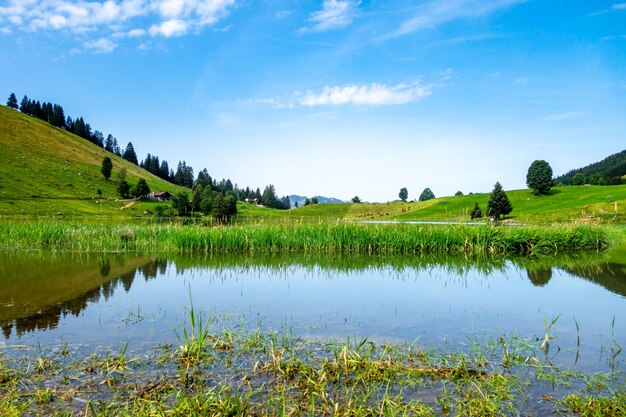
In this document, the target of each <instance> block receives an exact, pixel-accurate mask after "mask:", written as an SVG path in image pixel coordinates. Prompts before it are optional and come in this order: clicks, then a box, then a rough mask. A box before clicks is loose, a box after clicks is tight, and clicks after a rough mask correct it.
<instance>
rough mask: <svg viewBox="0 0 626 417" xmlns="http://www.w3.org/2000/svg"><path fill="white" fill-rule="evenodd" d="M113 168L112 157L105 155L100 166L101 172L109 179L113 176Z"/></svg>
mask: <svg viewBox="0 0 626 417" xmlns="http://www.w3.org/2000/svg"><path fill="white" fill-rule="evenodd" d="M112 170H113V162H111V158H109V157H108V156H105V157H104V159H103V160H102V167H101V168H100V172H101V173H102V175H103V176H104V178H105V179H106V180H107V181H108V180H109V178H111V171H112Z"/></svg>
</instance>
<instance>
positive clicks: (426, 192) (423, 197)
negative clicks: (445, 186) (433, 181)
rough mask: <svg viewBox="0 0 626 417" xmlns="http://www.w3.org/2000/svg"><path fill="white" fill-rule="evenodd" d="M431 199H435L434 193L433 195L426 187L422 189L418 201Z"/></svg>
mask: <svg viewBox="0 0 626 417" xmlns="http://www.w3.org/2000/svg"><path fill="white" fill-rule="evenodd" d="M433 198H435V193H433V192H432V191H431V189H430V188H428V187H427V188H424V191H422V193H421V194H420V198H419V201H426V200H432V199H433Z"/></svg>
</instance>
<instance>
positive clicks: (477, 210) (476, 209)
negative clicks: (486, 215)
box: [470, 203, 483, 220]
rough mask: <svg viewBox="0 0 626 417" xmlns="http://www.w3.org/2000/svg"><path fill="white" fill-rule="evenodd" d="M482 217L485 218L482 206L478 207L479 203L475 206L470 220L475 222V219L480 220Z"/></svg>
mask: <svg viewBox="0 0 626 417" xmlns="http://www.w3.org/2000/svg"><path fill="white" fill-rule="evenodd" d="M482 217H483V211H482V210H481V209H480V206H479V205H478V203H476V204H474V208H473V209H472V211H471V212H470V218H471V219H472V220H473V219H480V218H482Z"/></svg>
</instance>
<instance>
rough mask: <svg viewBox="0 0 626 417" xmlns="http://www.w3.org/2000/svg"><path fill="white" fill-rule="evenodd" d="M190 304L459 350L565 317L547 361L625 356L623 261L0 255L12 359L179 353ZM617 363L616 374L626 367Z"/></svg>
mask: <svg viewBox="0 0 626 417" xmlns="http://www.w3.org/2000/svg"><path fill="white" fill-rule="evenodd" d="M618 258H619V256H618ZM622 258H623V256H622ZM191 303H193V306H194V308H196V309H197V310H200V311H202V312H203V313H204V315H205V317H212V318H213V319H214V326H215V327H216V328H219V327H220V326H221V327H224V326H227V327H229V328H240V326H245V328H246V329H250V330H255V329H257V328H259V327H260V328H261V329H262V330H264V331H279V332H280V331H287V332H292V333H293V334H295V335H296V336H302V337H306V338H310V339H318V338H319V339H327V338H333V339H344V340H345V339H346V338H351V339H352V338H357V339H360V338H364V337H367V338H369V340H373V341H377V342H383V341H390V342H413V341H415V340H417V341H418V343H421V344H426V345H432V346H435V347H437V348H439V349H455V350H456V349H465V348H467V347H468V345H469V340H472V341H477V342H483V341H489V340H497V338H498V337H499V336H501V335H519V336H521V337H524V338H526V339H528V340H529V341H531V342H532V343H534V344H536V345H537V346H539V344H540V342H538V341H537V339H543V337H544V336H545V334H546V327H547V325H549V323H550V322H552V321H553V320H554V319H557V318H558V319H557V320H556V323H555V324H554V325H553V327H552V328H551V329H550V334H552V335H553V336H555V337H556V339H555V340H554V341H553V344H552V348H551V355H552V354H554V355H555V359H554V361H555V362H557V363H562V364H565V365H572V364H573V363H574V362H576V366H577V367H579V368H581V369H584V370H606V368H607V366H609V362H610V361H609V360H608V359H609V357H610V356H611V353H610V351H611V347H613V348H615V346H616V344H617V345H620V346H624V347H626V264H624V263H621V262H619V261H615V259H614V257H611V256H608V255H603V256H598V255H593V256H590V257H584V256H583V257H577V258H576V259H567V258H556V259H551V260H548V261H546V260H524V259H521V260H520V259H518V260H493V259H491V260H468V259H461V258H441V257H439V258H436V257H418V256H414V257H406V256H405V257H372V256H369V257H337V256H321V257H320V256H317V257H312V256H302V255H292V256H288V257H286V256H259V255H254V256H244V255H240V256H232V255H228V256H226V255H221V256H210V257H161V256H134V255H128V254H110V255H84V254H72V253H42V252H26V253H24V252H20V253H0V327H1V328H2V333H3V337H2V338H3V339H4V341H3V342H0V347H2V346H4V348H5V349H11V348H16V349H17V348H20V347H24V346H38V345H45V346H54V345H59V346H61V345H63V346H69V347H70V348H71V349H74V350H77V351H78V350H85V351H93V350H94V349H97V348H99V347H106V346H119V345H120V344H123V343H126V342H128V346H129V349H130V350H133V351H141V350H146V349H151V348H154V347H155V346H158V345H160V344H166V343H173V344H176V343H177V336H176V331H177V330H178V331H180V329H181V328H182V326H184V324H185V322H186V320H187V318H188V312H189V308H190V306H191ZM578 340H580V343H578ZM557 345H558V348H557V347H556V346H557ZM614 351H615V349H614ZM576 356H578V359H577V360H576V359H575V358H576ZM617 359H618V360H617V362H616V361H612V363H611V365H612V366H616V364H617V367H618V368H622V369H624V368H625V367H624V366H623V365H622V364H621V360H620V359H621V358H620V357H619V356H618V357H617Z"/></svg>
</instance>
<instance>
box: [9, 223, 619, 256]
mask: <svg viewBox="0 0 626 417" xmlns="http://www.w3.org/2000/svg"><path fill="white" fill-rule="evenodd" d="M613 240H614V239H612V237H611V232H610V231H609V229H608V228H606V227H602V226H589V225H567V226H566V225H555V226H519V227H493V226H488V225H484V226H482V225H481V226H472V225H445V226H441V225H426V226H425V225H411V224H358V223H347V222H319V223H316V224H312V223H301V222H291V223H279V224H263V223H259V224H247V225H241V226H215V227H206V226H201V225H188V226H183V225H173V224H166V225H162V224H150V225H110V224H102V225H87V224H81V223H69V222H57V221H52V222H49V221H47V222H43V221H37V222H24V223H19V222H15V223H12V222H5V223H1V224H0V249H5V250H6V249H39V248H45V249H53V250H70V251H78V252H128V251H132V252H144V253H147V252H169V253H180V254H185V253H222V252H223V253H226V252H231V253H232V252H247V253H255V252H259V253H262V252H271V253H291V252H299V253H323V254H330V253H332V254H339V253H345V254H442V255H443V254H453V255H454V254H456V255H556V254H562V253H576V252H582V251H589V250H603V249H605V248H607V247H608V246H610V244H611V243H612V241H613Z"/></svg>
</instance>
